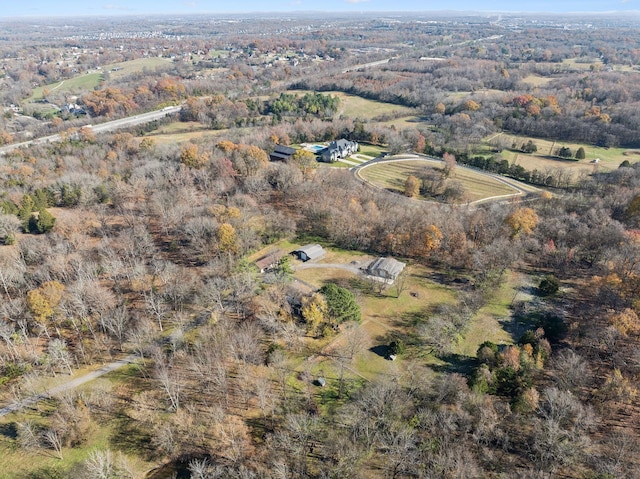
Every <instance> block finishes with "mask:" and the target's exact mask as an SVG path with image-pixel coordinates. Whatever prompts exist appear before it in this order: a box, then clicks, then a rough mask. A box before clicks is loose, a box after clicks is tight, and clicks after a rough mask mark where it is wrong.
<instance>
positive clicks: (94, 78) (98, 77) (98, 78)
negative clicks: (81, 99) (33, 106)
mask: <svg viewBox="0 0 640 479" xmlns="http://www.w3.org/2000/svg"><path fill="white" fill-rule="evenodd" d="M103 79H104V76H103V74H102V73H87V74H84V75H80V76H77V77H73V78H70V79H68V80H63V81H60V82H56V83H51V84H49V85H43V86H39V87H37V88H35V89H34V90H33V93H32V95H31V97H29V98H28V100H29V101H35V100H40V99H42V98H43V93H44V91H45V89H46V90H49V92H51V93H59V92H65V93H77V94H81V93H85V92H87V91H90V90H93V89H95V88H96V87H97V86H99V85H100V83H101V82H102V81H103Z"/></svg>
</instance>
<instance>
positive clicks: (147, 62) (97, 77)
mask: <svg viewBox="0 0 640 479" xmlns="http://www.w3.org/2000/svg"><path fill="white" fill-rule="evenodd" d="M172 63H173V62H172V60H169V59H166V58H157V57H153V58H138V59H136V60H130V61H127V62H121V63H113V64H111V65H105V66H104V67H103V68H102V71H101V72H93V73H85V74H83V75H78V76H76V77H73V78H69V79H68V80H63V81H59V82H56V83H50V84H48V85H43V86H39V87H37V88H35V89H34V90H33V93H32V94H31V97H30V98H29V99H28V100H29V101H35V100H40V99H42V98H43V93H44V91H45V89H46V90H49V91H50V92H52V93H54V92H64V93H73V94H82V93H86V92H88V91H91V90H94V89H95V88H96V87H98V86H100V84H101V83H102V82H103V81H104V77H105V75H104V74H105V72H107V73H108V75H109V77H110V78H111V79H114V80H118V79H120V78H123V77H125V76H127V75H130V74H132V73H137V72H141V71H143V70H144V69H148V70H155V69H156V68H157V67H163V66H170V65H171V64H172ZM113 69H117V71H112V70H113Z"/></svg>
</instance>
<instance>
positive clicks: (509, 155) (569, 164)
mask: <svg viewBox="0 0 640 479" xmlns="http://www.w3.org/2000/svg"><path fill="white" fill-rule="evenodd" d="M499 138H502V140H503V142H504V144H506V145H508V146H509V147H511V144H512V143H514V142H515V143H516V144H517V145H518V146H520V145H522V144H523V143H527V142H528V141H529V140H531V141H533V143H534V144H535V145H536V146H537V147H538V151H537V152H536V153H534V154H526V153H519V152H515V151H511V150H503V151H502V156H503V157H504V158H505V159H507V160H509V162H514V161H517V163H518V164H519V165H522V166H523V167H524V168H526V169H527V170H534V169H537V170H544V169H545V168H568V169H571V170H575V172H576V175H578V174H580V173H581V172H586V173H591V172H592V171H593V169H594V167H596V164H594V163H592V161H593V160H595V159H596V158H599V160H600V161H599V162H598V164H597V168H600V169H606V170H612V169H615V168H617V167H618V166H619V165H620V163H622V162H623V161H624V160H629V161H630V162H632V163H633V162H634V161H638V160H640V151H638V150H630V149H628V148H604V147H600V146H592V145H587V144H581V143H569V142H562V141H553V140H544V139H540V138H530V137H525V136H515V135H510V134H507V133H502V134H500V136H499ZM563 146H566V147H568V148H570V149H571V151H572V152H573V153H574V154H575V152H576V150H577V149H578V148H580V147H583V148H584V150H585V153H586V158H585V159H584V160H563V159H561V158H556V157H554V156H553V155H554V154H555V151H556V150H557V149H558V148H560V147H563Z"/></svg>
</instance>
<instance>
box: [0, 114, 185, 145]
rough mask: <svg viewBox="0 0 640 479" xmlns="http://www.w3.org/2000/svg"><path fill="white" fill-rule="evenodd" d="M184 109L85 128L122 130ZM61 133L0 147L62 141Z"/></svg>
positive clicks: (97, 130) (104, 130)
mask: <svg viewBox="0 0 640 479" xmlns="http://www.w3.org/2000/svg"><path fill="white" fill-rule="evenodd" d="M181 109H182V107H181V106H169V107H165V108H163V109H161V110H155V111H150V112H147V113H140V114H139V115H134V116H129V117H127V118H120V119H119V120H112V121H108V122H106V123H99V124H95V125H85V126H84V128H87V127H90V128H91V129H92V130H93V131H94V132H95V133H104V132H108V131H114V130H120V129H122V128H129V127H131V126H135V125H141V124H143V123H149V122H152V121H154V120H159V119H161V118H164V117H165V116H167V115H170V114H171V113H177V112H179V111H180V110H181ZM60 140H61V136H60V134H56V135H49V136H43V137H40V138H34V139H33V140H29V141H23V142H22V143H13V144H11V145H6V146H3V147H0V155H4V154H6V153H10V152H12V151H13V150H16V149H18V148H21V147H23V146H30V145H39V144H42V143H52V142H56V141H60Z"/></svg>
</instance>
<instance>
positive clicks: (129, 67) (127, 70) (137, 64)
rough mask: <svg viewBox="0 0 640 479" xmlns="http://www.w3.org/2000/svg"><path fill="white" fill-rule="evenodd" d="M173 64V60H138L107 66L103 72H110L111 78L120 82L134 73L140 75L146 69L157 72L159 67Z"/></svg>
mask: <svg viewBox="0 0 640 479" xmlns="http://www.w3.org/2000/svg"><path fill="white" fill-rule="evenodd" d="M172 64H173V60H170V59H168V58H158V57H152V58H137V59H135V60H130V61H128V62H121V63H113V64H111V65H105V66H104V67H103V70H104V71H105V72H109V77H110V78H112V79H114V80H118V79H120V78H122V77H125V76H127V75H131V74H132V73H138V72H141V71H143V70H145V69H147V70H155V69H156V68H158V67H169V66H171V65H172Z"/></svg>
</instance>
